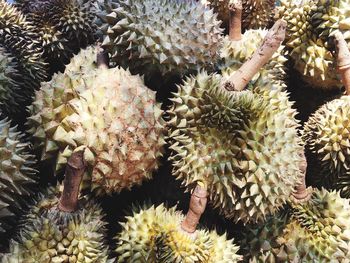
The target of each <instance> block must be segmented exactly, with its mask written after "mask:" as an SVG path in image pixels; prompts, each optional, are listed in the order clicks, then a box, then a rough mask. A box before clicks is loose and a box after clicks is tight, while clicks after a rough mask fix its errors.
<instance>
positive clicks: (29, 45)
mask: <svg viewBox="0 0 350 263" xmlns="http://www.w3.org/2000/svg"><path fill="white" fill-rule="evenodd" d="M0 46H1V47H2V48H3V49H4V50H5V52H6V53H7V54H9V55H10V56H11V57H13V58H14V59H15V61H16V63H17V64H16V70H17V72H18V76H17V77H16V79H15V80H16V81H18V82H20V83H21V87H20V89H18V88H17V86H16V85H14V86H11V87H9V91H8V94H11V93H12V94H13V93H16V94H17V95H16V96H15V97H14V98H13V100H17V99H18V101H16V102H17V104H19V105H21V106H22V108H21V107H16V104H15V105H9V106H7V105H6V104H5V103H10V101H8V100H7V101H6V102H4V104H3V105H5V106H4V107H3V108H4V109H3V111H5V112H9V113H10V114H12V113H14V112H18V111H20V110H21V109H23V108H25V107H24V106H25V105H28V103H30V101H31V99H32V96H33V94H34V90H35V89H36V88H38V87H39V85H40V82H41V81H44V80H45V79H46V78H47V72H46V64H45V63H44V62H43V61H42V59H41V56H42V53H43V50H42V48H41V43H40V40H39V37H38V35H37V34H36V33H35V32H34V29H33V27H32V25H31V24H30V23H29V22H28V21H27V20H26V18H25V17H24V16H23V15H22V14H21V13H20V12H19V11H18V10H17V9H16V8H15V7H13V6H12V5H11V4H8V3H6V1H4V0H1V1H0ZM22 83H23V84H22ZM18 93H19V94H18Z"/></svg>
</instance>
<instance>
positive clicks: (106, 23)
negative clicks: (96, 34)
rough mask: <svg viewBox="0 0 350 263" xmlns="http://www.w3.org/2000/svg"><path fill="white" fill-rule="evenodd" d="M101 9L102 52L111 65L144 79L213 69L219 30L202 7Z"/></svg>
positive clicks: (141, 4) (164, 1)
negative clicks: (108, 56)
mask: <svg viewBox="0 0 350 263" xmlns="http://www.w3.org/2000/svg"><path fill="white" fill-rule="evenodd" d="M99 9H100V11H99V16H100V17H101V20H102V21H103V23H102V25H101V30H102V32H103V34H104V40H103V47H104V48H105V49H106V50H107V51H108V53H109V54H110V57H111V61H112V62H113V63H116V64H118V65H121V66H123V67H129V68H130V70H131V72H133V73H134V72H136V73H142V74H145V76H147V77H148V76H150V75H152V74H162V75H167V76H169V75H172V74H174V75H180V76H181V75H183V74H189V73H195V72H197V71H198V70H199V69H206V70H214V65H215V63H216V61H217V59H218V51H219V47H220V44H221V39H222V34H221V31H222V30H221V29H220V27H219V26H220V22H219V21H218V20H217V18H216V15H215V14H213V11H212V10H209V9H207V8H205V7H204V6H203V5H201V4H200V3H197V2H195V1H192V0H190V1H185V0H180V1H175V2H174V1H170V0H161V1H158V0H147V1H141V0H131V1H126V0H123V1H116V0H108V1H104V2H103V3H100V7H99Z"/></svg>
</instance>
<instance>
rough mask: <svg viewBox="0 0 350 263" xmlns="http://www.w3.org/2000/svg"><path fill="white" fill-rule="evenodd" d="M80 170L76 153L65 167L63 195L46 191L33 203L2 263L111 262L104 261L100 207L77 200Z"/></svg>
mask: <svg viewBox="0 0 350 263" xmlns="http://www.w3.org/2000/svg"><path fill="white" fill-rule="evenodd" d="M84 169H85V168H84V161H83V152H76V153H75V155H74V156H73V155H72V158H71V159H70V160H69V164H68V166H67V171H66V177H65V181H64V188H63V192H62V193H61V192H60V191H59V190H58V189H52V188H49V189H48V191H47V193H46V194H44V195H41V196H40V197H39V198H38V200H36V202H35V203H34V204H33V205H32V207H31V209H30V210H29V212H28V214H27V215H26V216H25V217H24V218H23V223H22V226H21V228H20V230H19V233H18V236H17V238H16V239H15V240H13V241H12V242H11V244H10V251H11V253H10V254H8V255H5V256H4V258H3V260H2V263H15V262H25V263H37V262H42V263H44V262H48V263H49V262H91V263H107V262H113V261H111V260H109V259H108V252H109V248H108V246H107V245H106V240H105V239H106V228H105V226H106V222H104V220H103V217H104V214H103V211H102V209H101V207H100V206H99V205H98V204H97V203H95V202H94V201H93V200H91V199H89V198H87V197H86V196H82V197H80V198H79V197H78V195H79V184H80V180H81V174H82V173H83V170H84ZM68 171H70V172H68Z"/></svg>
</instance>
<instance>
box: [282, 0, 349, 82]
mask: <svg viewBox="0 0 350 263" xmlns="http://www.w3.org/2000/svg"><path fill="white" fill-rule="evenodd" d="M281 3H282V4H281V7H280V16H282V17H283V19H285V20H286V21H287V22H288V28H287V31H288V36H289V37H288V39H287V42H286V46H287V47H288V48H289V50H290V52H289V55H290V57H291V58H292V59H293V61H294V67H295V69H296V70H297V71H299V72H300V73H301V74H302V75H303V76H304V78H305V80H306V81H307V82H308V83H309V84H311V85H312V86H314V87H320V88H325V89H330V88H336V87H339V86H341V82H340V78H339V76H338V75H337V71H336V58H335V56H334V54H333V51H334V44H333V42H332V36H334V34H335V33H336V32H339V31H340V32H342V33H344V35H345V39H349V38H350V31H349V29H350V21H349V18H348V13H349V12H350V1H349V0H304V1H289V0H283V1H281Z"/></svg>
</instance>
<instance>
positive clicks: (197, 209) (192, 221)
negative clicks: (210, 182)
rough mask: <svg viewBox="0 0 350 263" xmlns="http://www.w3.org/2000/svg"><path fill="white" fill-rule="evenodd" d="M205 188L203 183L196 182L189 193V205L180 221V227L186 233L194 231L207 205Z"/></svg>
mask: <svg viewBox="0 0 350 263" xmlns="http://www.w3.org/2000/svg"><path fill="white" fill-rule="evenodd" d="M207 196H208V193H207V189H206V187H204V185H203V184H200V183H198V185H197V186H196V188H195V189H194V191H193V192H192V195H191V200H190V207H189V209H188V212H187V215H186V217H185V219H184V220H183V221H182V224H181V228H182V230H184V231H185V232H187V233H190V234H192V233H194V232H195V231H196V228H197V225H198V223H199V220H200V218H201V216H202V214H203V212H204V210H205V207H206V205H207Z"/></svg>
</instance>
